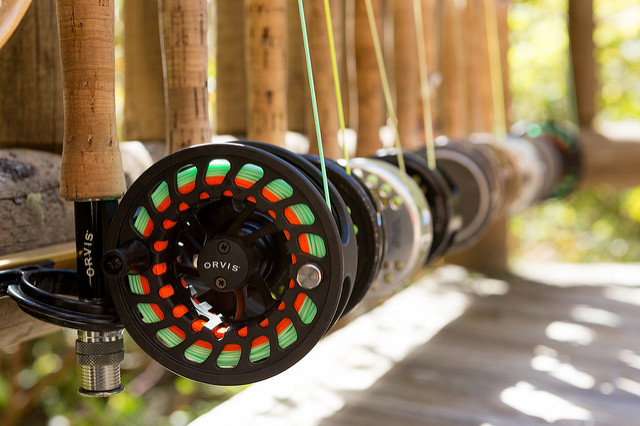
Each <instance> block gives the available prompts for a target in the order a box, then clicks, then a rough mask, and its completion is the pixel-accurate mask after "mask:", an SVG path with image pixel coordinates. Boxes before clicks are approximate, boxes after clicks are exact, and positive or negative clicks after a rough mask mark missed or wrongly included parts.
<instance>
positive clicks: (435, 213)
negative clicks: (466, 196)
mask: <svg viewBox="0 0 640 426" xmlns="http://www.w3.org/2000/svg"><path fill="white" fill-rule="evenodd" d="M421 153H422V151H421ZM421 153H417V152H416V153H413V152H405V153H403V159H404V164H405V167H406V169H407V174H408V175H409V176H410V177H411V179H412V180H413V181H414V182H415V183H416V184H417V185H418V187H419V188H420V190H421V191H422V193H423V194H424V196H425V198H426V200H427V203H429V209H430V210H431V216H432V219H433V242H432V244H431V249H430V250H429V255H428V256H427V260H426V263H427V264H429V263H431V262H433V261H434V260H437V259H438V258H440V257H441V256H443V255H444V253H445V252H446V251H447V250H448V249H449V247H450V246H451V244H452V241H453V238H454V236H455V234H456V232H458V230H459V229H460V226H461V225H462V220H461V218H460V216H459V213H458V212H459V199H458V196H457V194H454V193H453V192H452V191H451V188H450V185H449V183H448V182H447V181H446V180H445V178H444V177H443V176H442V173H440V172H439V171H438V170H437V169H436V170H431V169H429V165H428V163H427V159H426V157H425V156H422V155H421ZM378 158H380V159H381V160H383V161H386V162H388V163H391V164H394V165H396V166H397V165H398V156H397V152H396V150H394V149H389V150H381V151H379V152H378Z"/></svg>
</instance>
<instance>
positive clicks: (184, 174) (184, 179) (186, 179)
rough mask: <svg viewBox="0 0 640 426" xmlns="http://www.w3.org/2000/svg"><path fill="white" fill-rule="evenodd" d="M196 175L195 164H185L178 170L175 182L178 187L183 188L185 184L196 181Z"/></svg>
mask: <svg viewBox="0 0 640 426" xmlns="http://www.w3.org/2000/svg"><path fill="white" fill-rule="evenodd" d="M197 175H198V169H197V168H196V167H195V166H187V167H186V168H183V169H182V170H180V171H179V172H178V177H177V184H178V188H184V187H185V186H187V185H189V184H191V183H193V182H195V181H196V176H197Z"/></svg>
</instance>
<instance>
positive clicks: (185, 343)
mask: <svg viewBox="0 0 640 426" xmlns="http://www.w3.org/2000/svg"><path fill="white" fill-rule="evenodd" d="M345 226H346V225H345ZM107 248H110V249H111V250H110V251H108V252H107V253H106V254H105V256H104V260H103V266H104V269H105V271H106V272H107V274H108V279H107V283H108V289H109V291H110V294H111V297H112V298H113V301H114V304H115V306H116V308H117V310H118V313H119V316H120V319H121V320H122V323H123V324H124V325H125V327H126V329H127V330H128V331H129V333H130V334H131V336H132V337H133V339H134V340H135V341H136V343H137V344H138V345H139V346H140V347H141V348H142V349H144V350H145V352H147V353H148V354H149V355H150V356H151V357H152V358H154V359H155V360H157V361H158V362H159V363H160V364H162V365H163V366H165V367H166V368H167V369H169V370H171V371H173V372H175V373H177V374H179V375H182V376H184V377H186V378H189V379H191V380H196V381H200V382H204V383H210V384H217V385H239V384H246V383H251V382H255V381H259V380H262V379H265V378H268V377H271V376H273V375H276V374H278V373H280V372H282V371H283V370H285V369H286V368H288V367H290V366H291V365H293V364H295V363H296V362H297V361H299V360H300V359H301V358H302V357H303V356H304V355H305V354H306V353H307V352H309V350H311V348H312V347H313V346H314V345H315V344H316V343H317V342H318V340H319V339H320V338H321V337H322V336H323V335H324V334H325V332H326V331H327V329H328V328H329V326H330V325H331V324H332V323H333V321H334V317H335V314H336V310H337V308H338V303H339V302H340V298H341V295H342V293H343V287H344V286H345V285H346V286H349V284H348V283H344V284H343V281H348V279H349V278H348V277H345V274H344V270H345V267H344V260H343V249H342V248H343V243H342V239H341V236H340V234H339V233H338V229H337V228H336V223H335V221H334V218H333V217H332V214H331V212H330V211H329V209H328V207H327V205H326V203H325V201H324V199H323V197H322V195H321V194H320V193H319V192H318V190H317V186H316V185H315V184H314V183H313V182H311V181H309V179H308V178H307V177H306V176H305V175H304V174H303V173H302V172H301V171H300V170H298V169H297V168H296V167H294V166H292V165H291V164H289V163H287V162H286V161H284V160H282V159H280V158H278V157H276V156H274V155H272V154H269V153H267V152H264V151H262V150H260V149H257V148H255V147H251V146H246V145H241V144H237V143H226V144H207V145H199V146H196V147H192V148H187V149H184V150H181V151H178V152H176V153H175V154H172V155H169V156H167V157H165V158H164V159H162V160H160V161H159V162H158V163H156V164H155V165H153V166H152V167H150V168H149V169H148V170H147V171H146V172H145V173H143V174H142V176H140V178H138V180H136V182H134V184H133V185H132V186H131V188H130V190H129V191H128V192H127V193H126V194H125V196H124V198H123V199H122V202H121V204H120V206H119V207H118V210H117V211H116V214H115V216H114V218H113V221H112V225H111V227H110V230H109V234H108V238H107Z"/></svg>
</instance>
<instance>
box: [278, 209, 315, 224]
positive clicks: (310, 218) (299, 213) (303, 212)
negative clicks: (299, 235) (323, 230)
mask: <svg viewBox="0 0 640 426" xmlns="http://www.w3.org/2000/svg"><path fill="white" fill-rule="evenodd" d="M287 209H289V210H291V212H292V213H293V214H294V215H295V217H297V218H298V221H299V222H300V225H313V223H314V222H315V221H316V218H315V216H314V215H313V213H312V212H311V209H310V208H309V206H307V205H306V204H294V205H291V206H289V207H287ZM285 216H286V215H285ZM287 220H288V218H287ZM292 225H294V224H292Z"/></svg>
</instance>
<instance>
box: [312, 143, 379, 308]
mask: <svg viewBox="0 0 640 426" xmlns="http://www.w3.org/2000/svg"><path fill="white" fill-rule="evenodd" d="M304 157H305V159H307V160H309V161H310V162H311V163H312V164H313V165H314V166H316V167H317V168H318V169H320V168H321V162H320V158H319V157H317V156H315V155H305V156H304ZM345 166H346V164H345ZM325 167H326V171H327V176H328V178H329V181H330V182H331V183H332V184H333V185H334V186H335V187H336V188H337V189H338V192H339V193H340V196H341V197H342V199H343V200H344V202H345V204H346V206H347V210H348V211H349V215H350V216H351V220H352V221H353V229H354V232H355V235H356V240H357V245H358V263H357V265H358V266H357V272H356V278H355V281H354V283H353V291H352V293H351V297H350V298H349V302H348V303H347V306H346V308H345V311H344V313H347V312H349V311H350V310H351V309H353V308H354V307H355V306H356V305H357V304H358V303H359V302H360V301H362V299H364V297H365V295H366V294H367V292H368V291H369V289H370V288H371V284H372V283H373V281H374V280H375V279H376V277H377V275H378V273H379V271H380V267H381V266H382V261H383V259H384V256H385V254H386V249H387V237H386V231H385V229H386V225H385V223H384V220H383V217H382V213H381V210H380V206H379V205H378V203H377V201H376V199H375V198H374V196H373V194H372V193H371V190H369V188H368V187H367V185H366V184H365V182H364V181H363V180H362V179H360V178H359V177H358V176H356V175H355V174H353V173H352V174H349V173H347V171H346V170H345V168H343V167H342V166H340V164H338V162H336V161H333V160H328V159H326V160H325Z"/></svg>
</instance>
